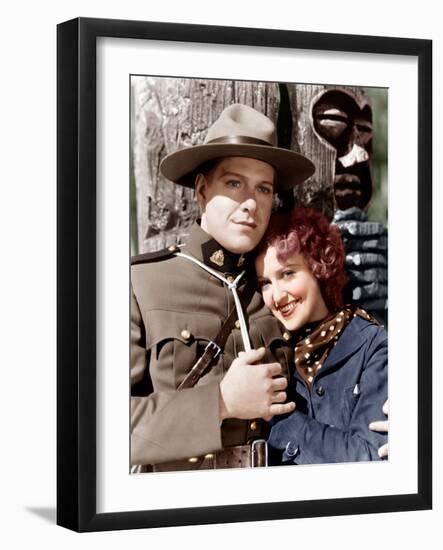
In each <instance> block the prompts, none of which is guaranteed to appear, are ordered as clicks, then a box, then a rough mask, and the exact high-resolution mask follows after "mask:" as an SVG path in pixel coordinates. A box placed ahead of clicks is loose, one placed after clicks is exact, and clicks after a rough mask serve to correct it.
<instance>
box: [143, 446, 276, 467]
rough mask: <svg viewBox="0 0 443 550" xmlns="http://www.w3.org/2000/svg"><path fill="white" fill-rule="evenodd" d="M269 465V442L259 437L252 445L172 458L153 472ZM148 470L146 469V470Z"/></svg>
mask: <svg viewBox="0 0 443 550" xmlns="http://www.w3.org/2000/svg"><path fill="white" fill-rule="evenodd" d="M267 465H268V444H267V443H266V441H265V440H264V439H257V440H256V441H253V442H252V444H251V445H237V446H235V447H225V448H224V449H222V450H221V451H216V452H214V453H208V454H206V455H204V456H199V457H191V458H188V459H182V460H171V461H170V462H162V463H161V464H154V465H153V466H152V470H147V471H153V472H180V471H184V470H218V469H225V468H263V467H265V466H267ZM145 471H146V470H145Z"/></svg>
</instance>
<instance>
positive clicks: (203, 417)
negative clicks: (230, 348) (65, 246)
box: [131, 289, 222, 464]
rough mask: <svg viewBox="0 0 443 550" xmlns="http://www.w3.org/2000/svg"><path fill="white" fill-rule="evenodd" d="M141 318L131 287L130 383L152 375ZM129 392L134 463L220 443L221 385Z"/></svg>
mask: <svg viewBox="0 0 443 550" xmlns="http://www.w3.org/2000/svg"><path fill="white" fill-rule="evenodd" d="M145 330H148V331H149V327H144V323H143V319H142V316H141V313H140V309H139V306H138V303H137V300H136V298H135V296H134V293H133V291H132V289H131V384H132V386H133V387H135V386H137V385H139V384H140V383H141V382H142V380H143V379H144V378H146V377H149V376H150V373H149V354H150V352H149V351H147V350H146V346H145V342H146V336H145ZM152 386H153V391H152V393H150V394H149V395H138V396H137V395H132V396H131V463H132V464H157V463H160V462H166V461H169V460H176V459H181V458H189V457H193V456H199V455H203V454H206V453H209V452H213V451H217V450H219V449H221V448H222V442H221V431H220V422H219V384H218V382H217V381H215V380H214V381H213V382H211V383H209V384H206V385H200V386H195V387H193V388H189V389H186V390H181V391H176V390H175V389H174V388H172V387H171V389H170V390H163V389H162V391H156V387H155V386H156V384H155V382H154V383H153V384H152Z"/></svg>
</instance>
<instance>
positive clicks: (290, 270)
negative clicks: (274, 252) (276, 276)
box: [283, 269, 295, 279]
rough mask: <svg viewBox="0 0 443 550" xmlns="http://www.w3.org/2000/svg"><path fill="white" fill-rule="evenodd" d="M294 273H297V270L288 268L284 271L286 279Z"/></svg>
mask: <svg viewBox="0 0 443 550" xmlns="http://www.w3.org/2000/svg"><path fill="white" fill-rule="evenodd" d="M294 274H295V271H292V269H288V270H287V271H283V277H284V278H285V279H289V278H290V277H292V275H294Z"/></svg>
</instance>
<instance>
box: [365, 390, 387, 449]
mask: <svg viewBox="0 0 443 550" xmlns="http://www.w3.org/2000/svg"><path fill="white" fill-rule="evenodd" d="M383 412H384V413H385V415H386V416H388V414H389V400H386V401H385V404H384V405H383ZM369 429H370V430H372V431H373V432H388V431H389V422H388V420H378V421H377V422H371V423H370V424H369ZM388 454H389V446H388V444H387V443H385V444H384V445H382V446H381V447H380V448H379V449H378V456H379V457H380V458H384V457H387V456H388Z"/></svg>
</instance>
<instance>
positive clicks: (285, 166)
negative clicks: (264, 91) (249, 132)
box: [160, 143, 315, 191]
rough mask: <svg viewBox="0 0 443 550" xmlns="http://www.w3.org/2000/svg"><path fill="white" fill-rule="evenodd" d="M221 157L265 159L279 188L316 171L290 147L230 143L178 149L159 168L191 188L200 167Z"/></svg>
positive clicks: (283, 187)
mask: <svg viewBox="0 0 443 550" xmlns="http://www.w3.org/2000/svg"><path fill="white" fill-rule="evenodd" d="M220 157H249V158H253V159H256V160H261V161H263V162H267V163H268V164H270V165H271V166H273V167H274V168H275V169H276V171H277V190H278V191H287V190H289V189H292V188H293V187H294V186H295V185H298V184H299V183H302V182H303V181H305V180H307V179H308V178H309V177H310V176H312V174H313V173H314V172H315V166H314V164H313V163H312V162H311V161H310V160H309V159H308V158H306V157H305V156H303V155H300V154H299V153H295V152H294V151H290V150H289V149H282V148H280V147H272V146H270V145H269V146H267V145H250V144H231V143H227V144H220V143H214V144H211V143H209V144H203V145H196V146H195V147H187V148H185V149H180V150H179V151H176V152H175V153H171V154H170V155H167V156H166V157H165V158H164V159H163V160H162V162H161V164H160V170H161V172H162V174H163V175H164V176H165V177H166V178H167V179H169V180H171V181H173V182H175V183H178V184H180V185H184V186H185V187H191V188H193V187H194V182H195V175H196V170H197V169H198V168H199V166H201V165H202V164H203V163H205V162H207V161H209V160H213V159H216V158H220Z"/></svg>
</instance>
